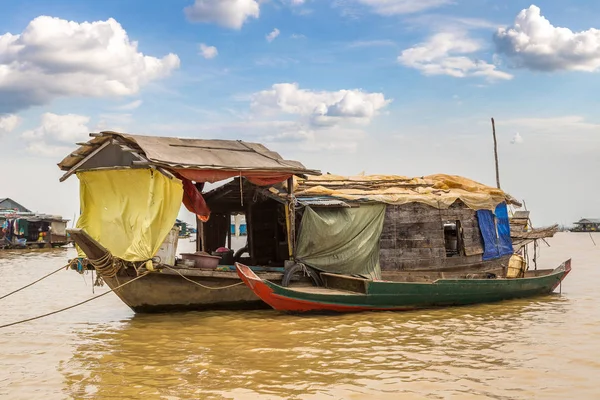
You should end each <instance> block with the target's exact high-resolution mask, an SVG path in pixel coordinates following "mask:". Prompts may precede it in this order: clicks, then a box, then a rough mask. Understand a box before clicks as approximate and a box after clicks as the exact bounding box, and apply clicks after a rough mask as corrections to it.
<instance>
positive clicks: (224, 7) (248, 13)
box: [184, 0, 260, 29]
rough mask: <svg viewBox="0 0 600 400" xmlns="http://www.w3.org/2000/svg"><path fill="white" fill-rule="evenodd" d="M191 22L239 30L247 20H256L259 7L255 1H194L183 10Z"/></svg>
mask: <svg viewBox="0 0 600 400" xmlns="http://www.w3.org/2000/svg"><path fill="white" fill-rule="evenodd" d="M184 11H185V15H186V16H187V18H188V19H189V20H190V21H192V22H205V23H216V24H218V25H221V26H223V27H225V28H231V29H241V28H242V25H244V23H245V22H246V20H248V19H249V18H258V17H259V15H260V5H259V2H258V1H256V0H195V1H194V4H193V5H191V6H188V7H186V8H185V10H184Z"/></svg>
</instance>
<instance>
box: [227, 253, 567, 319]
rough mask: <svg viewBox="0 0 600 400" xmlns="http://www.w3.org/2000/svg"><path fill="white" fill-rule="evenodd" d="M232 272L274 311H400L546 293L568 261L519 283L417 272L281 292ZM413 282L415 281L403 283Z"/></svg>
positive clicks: (248, 272)
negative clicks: (394, 278) (398, 277)
mask: <svg viewBox="0 0 600 400" xmlns="http://www.w3.org/2000/svg"><path fill="white" fill-rule="evenodd" d="M236 268H237V271H238V275H239V276H240V278H241V279H242V280H243V281H244V283H245V284H246V285H247V286H248V287H249V288H250V289H252V291H253V292H254V293H255V294H256V295H257V296H258V297H260V298H261V299H262V300H263V301H264V302H265V303H267V304H269V305H270V306H271V307H273V308H274V309H276V310H280V311H290V312H309V311H334V312H357V311H378V310H379V311H383V310H387V311H404V310H413V309H419V308H432V307H442V306H457V305H467V304H477V303H489V302H495V301H501V300H509V299H514V298H522V297H531V296H536V295H542V294H548V293H551V292H552V291H553V290H554V289H556V287H557V286H558V285H559V284H560V283H561V282H562V280H563V279H564V278H565V277H566V276H567V275H568V274H569V272H571V260H567V261H565V262H564V263H563V264H562V265H561V266H559V267H558V268H556V269H554V270H537V271H527V272H525V276H524V277H523V278H513V279H510V278H498V277H495V276H493V274H486V273H479V274H478V273H463V274H462V276H457V277H452V278H438V277H439V276H440V274H435V273H429V274H427V273H421V274H413V275H412V277H411V276H410V275H408V274H407V275H406V276H405V281H404V282H402V281H396V282H392V281H375V280H369V279H364V278H358V277H353V276H348V275H338V274H330V273H321V279H322V281H323V284H324V286H323V287H315V286H301V287H283V286H280V285H277V284H275V283H272V282H269V281H267V280H264V279H261V278H260V277H259V276H258V275H256V274H255V273H254V272H253V271H252V269H250V267H248V266H246V265H243V264H240V263H237V264H236ZM442 276H443V274H442ZM415 278H418V279H417V281H412V282H410V281H409V280H415Z"/></svg>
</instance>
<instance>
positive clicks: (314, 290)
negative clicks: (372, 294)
mask: <svg viewBox="0 0 600 400" xmlns="http://www.w3.org/2000/svg"><path fill="white" fill-rule="evenodd" d="M289 289H290V290H293V291H295V292H301V293H310V294H329V295H340V296H356V295H359V294H363V295H364V293H357V292H351V291H348V290H339V289H331V288H326V287H318V286H291V287H289Z"/></svg>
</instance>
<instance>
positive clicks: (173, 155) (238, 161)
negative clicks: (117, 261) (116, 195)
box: [58, 132, 320, 175]
mask: <svg viewBox="0 0 600 400" xmlns="http://www.w3.org/2000/svg"><path fill="white" fill-rule="evenodd" d="M94 136H95V137H94V138H93V139H91V140H90V141H88V142H87V143H86V144H85V145H83V146H81V147H79V149H78V150H77V151H75V152H74V153H72V154H70V155H68V156H67V157H65V158H64V159H63V160H62V161H61V162H60V163H59V164H58V166H59V167H60V168H61V169H62V170H65V171H66V170H70V169H71V168H72V167H74V166H75V165H77V164H78V163H79V162H80V161H81V160H82V159H84V158H85V157H87V156H88V155H90V154H91V153H93V152H94V151H95V150H96V149H98V148H99V146H101V145H102V144H104V143H105V142H106V141H109V140H116V141H118V142H119V143H120V144H122V145H125V146H128V147H130V148H131V149H132V150H133V152H134V153H135V152H137V153H138V154H140V155H142V156H143V157H144V158H146V159H148V160H149V161H150V162H151V163H153V164H156V165H159V166H166V167H173V168H190V169H202V170H235V171H238V170H239V171H278V172H285V173H291V174H309V175H318V174H320V172H319V171H317V170H310V169H307V168H306V167H304V165H302V164H301V163H299V162H298V161H293V160H285V159H283V158H282V157H281V156H280V155H279V154H278V153H276V152H274V151H271V150H269V149H268V148H266V147H265V146H263V145H262V144H259V143H249V142H244V141H241V140H205V139H182V138H175V137H159V136H143V135H129V134H123V133H117V132H101V133H100V134H94Z"/></svg>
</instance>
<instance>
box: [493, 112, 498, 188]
mask: <svg viewBox="0 0 600 400" xmlns="http://www.w3.org/2000/svg"><path fill="white" fill-rule="evenodd" d="M492 134H493V135H494V159H495V160H496V186H498V189H500V171H499V170H498V142H497V141H496V125H495V124H494V118H492Z"/></svg>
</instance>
